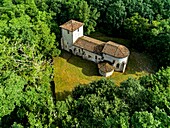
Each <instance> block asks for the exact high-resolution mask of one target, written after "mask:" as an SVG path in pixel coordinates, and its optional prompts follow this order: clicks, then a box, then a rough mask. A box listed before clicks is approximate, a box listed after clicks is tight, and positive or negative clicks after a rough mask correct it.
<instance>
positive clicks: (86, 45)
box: [74, 36, 105, 54]
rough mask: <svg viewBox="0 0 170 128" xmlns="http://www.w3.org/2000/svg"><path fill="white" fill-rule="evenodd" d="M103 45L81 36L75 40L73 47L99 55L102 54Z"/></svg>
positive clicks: (95, 40)
mask: <svg viewBox="0 0 170 128" xmlns="http://www.w3.org/2000/svg"><path fill="white" fill-rule="evenodd" d="M104 44H105V42H103V41H100V40H97V39H94V38H91V37H88V36H82V37H79V38H78V39H77V41H76V42H75V43H74V46H77V47H80V48H82V49H85V50H87V51H90V52H93V53H96V54H100V53H102V50H103V47H104Z"/></svg>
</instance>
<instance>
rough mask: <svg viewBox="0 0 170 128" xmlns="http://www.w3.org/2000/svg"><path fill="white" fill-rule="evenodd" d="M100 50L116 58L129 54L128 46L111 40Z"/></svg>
mask: <svg viewBox="0 0 170 128" xmlns="http://www.w3.org/2000/svg"><path fill="white" fill-rule="evenodd" d="M102 52H103V53H105V54H108V55H110V56H113V57H116V58H124V57H127V56H129V54H130V52H129V50H128V48H126V47H125V46H123V45H120V44H117V43H114V42H111V41H109V42H107V43H106V44H105V46H104V48H103V50H102Z"/></svg>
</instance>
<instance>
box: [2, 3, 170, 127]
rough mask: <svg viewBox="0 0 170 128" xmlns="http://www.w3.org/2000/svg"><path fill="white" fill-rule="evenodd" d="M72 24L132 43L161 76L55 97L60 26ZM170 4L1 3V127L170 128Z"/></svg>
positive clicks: (101, 82) (85, 88)
mask: <svg viewBox="0 0 170 128" xmlns="http://www.w3.org/2000/svg"><path fill="white" fill-rule="evenodd" d="M69 19H75V20H78V21H81V22H83V23H84V27H85V34H87V35H88V34H90V33H91V32H94V31H95V30H96V28H97V31H100V32H103V33H105V34H107V35H110V36H115V37H121V38H125V39H129V40H130V41H131V44H130V47H132V48H134V49H136V50H138V51H140V52H143V51H147V52H148V53H149V54H151V55H152V56H153V58H154V59H155V62H157V65H158V66H159V68H160V70H159V71H158V72H157V73H155V74H150V75H147V76H143V77H141V78H140V79H138V80H137V79H133V78H131V79H128V80H126V81H124V82H122V83H121V84H120V86H119V87H117V86H116V85H115V84H114V82H112V81H111V80H106V79H102V80H99V81H94V82H92V83H90V84H89V85H88V86H87V85H86V86H84V85H79V86H77V87H76V88H75V89H74V90H73V92H72V94H71V95H70V96H68V97H67V98H66V99H65V100H64V101H57V100H56V99H55V96H54V95H55V94H54V92H53V91H52V88H53V86H54V84H53V57H55V56H58V55H60V52H61V51H60V48H59V42H60V38H61V33H60V28H59V26H60V25H61V24H63V23H64V22H66V21H68V20H69ZM169 66H170V1H169V0H1V1H0V110H1V111H0V127H4V128H8V127H14V128H22V127H38V128H41V127H43V128H44V127H52V128H53V127H68V128H70V127H115V128H117V127H122V128H128V127H133V128H147V127H152V128H156V127H159V128H167V127H170V68H169Z"/></svg>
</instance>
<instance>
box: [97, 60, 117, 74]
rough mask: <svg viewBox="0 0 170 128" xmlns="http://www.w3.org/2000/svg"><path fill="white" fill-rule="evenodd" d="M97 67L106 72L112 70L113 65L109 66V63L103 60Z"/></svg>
mask: <svg viewBox="0 0 170 128" xmlns="http://www.w3.org/2000/svg"><path fill="white" fill-rule="evenodd" d="M98 68H99V70H100V71H102V72H104V73H107V72H111V71H113V70H114V67H113V66H111V65H110V64H109V63H106V62H103V63H99V64H98Z"/></svg>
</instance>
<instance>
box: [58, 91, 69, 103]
mask: <svg viewBox="0 0 170 128" xmlns="http://www.w3.org/2000/svg"><path fill="white" fill-rule="evenodd" d="M69 95H71V92H70V91H63V92H57V93H56V94H55V96H56V100H57V101H64V100H65V99H66V98H67V97H68V96H69Z"/></svg>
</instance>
